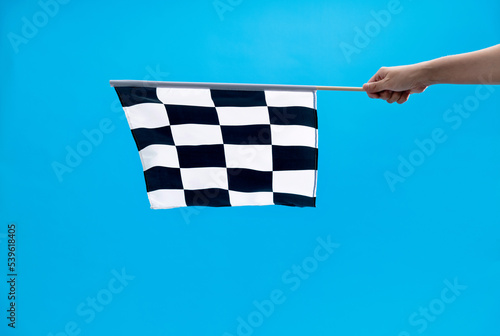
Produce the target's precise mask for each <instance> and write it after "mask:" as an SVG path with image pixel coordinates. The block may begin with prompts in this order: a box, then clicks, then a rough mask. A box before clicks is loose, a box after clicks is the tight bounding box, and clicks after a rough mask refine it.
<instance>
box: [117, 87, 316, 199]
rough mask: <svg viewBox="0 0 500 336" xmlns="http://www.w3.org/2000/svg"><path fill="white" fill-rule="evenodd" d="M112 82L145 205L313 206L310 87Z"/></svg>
mask: <svg viewBox="0 0 500 336" xmlns="http://www.w3.org/2000/svg"><path fill="white" fill-rule="evenodd" d="M114 86H115V89H116V92H117V93H118V96H119V98H120V101H121V104H122V106H123V109H124V111H125V114H126V117H127V120H128V124H129V126H130V129H131V131H132V134H133V137H134V140H135V143H136V145H137V149H138V150H139V155H140V159H141V162H142V168H143V171H144V176H145V180H146V189H147V194H148V198H149V201H150V203H151V208H153V209H168V208H177V207H185V206H210V207H221V206H243V205H273V204H274V205H287V206H296V207H314V206H315V204H316V185H317V182H316V180H317V164H318V122H317V110H316V91H315V90H309V91H307V90H306V91H283V90H276V89H272V90H253V89H246V90H245V89H240V88H238V89H214V88H199V87H193V88H189V87H165V86H161V87H160V86H158V87H146V86H126V85H125V86H120V85H114Z"/></svg>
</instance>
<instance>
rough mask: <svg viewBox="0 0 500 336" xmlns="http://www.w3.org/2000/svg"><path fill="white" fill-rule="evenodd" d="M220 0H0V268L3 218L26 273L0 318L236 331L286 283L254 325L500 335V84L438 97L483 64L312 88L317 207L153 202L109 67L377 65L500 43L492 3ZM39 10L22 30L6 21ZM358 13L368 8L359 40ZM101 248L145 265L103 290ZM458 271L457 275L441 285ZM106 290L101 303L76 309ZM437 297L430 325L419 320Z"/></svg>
mask: <svg viewBox="0 0 500 336" xmlns="http://www.w3.org/2000/svg"><path fill="white" fill-rule="evenodd" d="M231 3H232V5H231V4H230V2H229V0H227V1H226V4H227V6H229V7H230V8H231V9H232V10H230V11H229V10H228V11H226V12H225V13H223V14H222V18H221V16H219V15H218V12H217V10H216V9H215V7H214V4H213V1H212V0H206V1H168V2H167V1H143V2H137V1H125V0H120V1H116V0H110V1H105V2H102V1H78V0H72V1H69V2H68V3H66V4H61V5H60V6H59V8H58V10H57V13H52V14H55V15H53V17H49V16H45V18H47V20H45V21H46V22H44V15H43V14H40V12H41V11H43V8H42V6H41V5H40V4H39V3H38V2H36V1H17V2H15V1H9V2H2V3H1V4H0V12H1V18H0V27H1V31H0V32H1V39H0V50H1V53H0V73H1V74H2V76H1V77H2V79H1V82H0V83H1V84H0V85H1V91H0V111H1V113H0V151H1V157H0V241H1V242H0V248H1V251H2V252H1V253H0V265H2V266H1V269H4V271H2V272H1V274H2V275H1V277H0V279H4V275H5V274H7V270H6V267H5V266H6V261H7V260H6V258H7V256H6V253H7V252H6V251H7V239H6V232H7V225H8V224H9V223H16V224H17V249H18V255H17V261H18V269H17V271H18V273H19V277H18V283H17V291H18V296H17V307H18V310H17V318H18V319H17V328H16V329H15V330H12V329H11V328H8V327H7V325H6V324H7V320H6V318H5V316H6V315H7V313H6V312H5V309H6V304H7V303H8V302H7V300H6V297H7V295H6V294H7V291H8V290H7V287H6V282H5V281H4V280H2V281H1V284H2V285H1V286H0V290H1V292H0V297H1V298H2V300H1V301H0V304H1V311H2V313H1V315H2V316H0V321H2V322H1V325H0V334H2V335H30V336H31V335H44V336H45V335H49V334H50V333H52V334H53V335H58V336H61V335H71V334H74V335H76V334H79V335H141V334H144V335H217V336H219V335H224V333H228V334H229V335H238V333H237V327H238V324H239V323H240V322H239V320H238V318H239V317H241V318H242V319H243V320H246V321H248V316H249V315H250V314H251V313H252V312H254V311H255V310H256V307H255V306H254V304H253V302H254V300H257V301H258V302H262V301H264V300H266V299H269V298H270V295H271V292H272V291H273V290H279V291H281V292H282V293H283V295H284V296H285V297H286V300H285V301H284V302H283V303H282V304H279V305H278V304H277V305H276V306H275V307H274V312H273V313H272V314H270V316H269V317H264V318H263V321H261V323H260V324H259V325H258V326H256V327H254V328H253V330H252V332H249V331H248V330H247V335H250V334H252V335H262V336H264V335H273V336H274V335H329V336H331V335H371V336H382V335H384V336H408V335H412V336H413V335H419V334H425V335H429V336H431V335H473V334H474V335H481V334H483V335H486V334H488V335H499V334H500V322H499V316H500V305H499V302H500V288H499V284H500V281H499V280H500V207H499V204H500V131H499V130H500V114H499V108H498V107H499V101H500V87H496V88H495V91H494V92H493V93H492V94H491V95H490V96H489V97H488V98H487V99H484V100H481V101H479V105H478V106H474V108H473V109H472V110H473V111H472V112H471V114H470V117H469V118H462V120H461V121H462V123H461V125H460V127H458V128H456V129H453V128H452V127H451V126H453V125H454V123H450V122H446V121H445V120H444V119H443V116H444V114H445V112H446V111H447V110H448V109H450V108H453V105H454V104H463V103H464V102H465V101H468V102H469V103H470V102H473V101H474V97H475V90H476V86H474V85H464V86H451V85H441V86H435V87H431V88H429V89H428V90H427V91H426V92H425V93H423V94H420V95H413V96H412V97H411V98H410V100H409V102H408V103H406V104H403V105H397V104H393V105H389V104H387V103H385V102H383V101H381V100H371V99H369V98H367V97H366V95H365V94H363V93H357V92H351V93H350V92H319V93H318V115H319V148H320V152H319V153H320V160H319V181H318V194H317V196H318V200H317V208H314V209H313V208H311V209H294V208H288V207H279V206H268V207H240V208H224V209H212V208H192V209H189V210H186V209H183V210H181V209H175V210H156V211H154V210H151V209H149V202H148V200H147V196H146V191H145V185H144V180H143V177H142V168H141V164H140V160H139V156H138V154H137V150H136V148H135V144H134V142H133V139H132V136H131V133H130V130H129V128H128V126H127V124H126V121H125V119H124V117H123V111H122V109H121V107H120V106H119V103H118V99H117V96H116V94H115V92H114V90H113V89H112V88H111V87H110V86H109V84H108V81H109V80H110V79H137V80H143V79H146V80H166V81H197V82H203V81H210V82H239V83H273V84H313V85H351V86H361V85H362V84H363V83H364V82H366V81H367V80H368V79H369V78H370V77H371V76H372V75H373V74H374V73H375V72H376V70H377V69H378V68H379V67H380V66H391V65H401V64H409V63H414V62H419V61H424V60H428V59H431V58H435V57H439V56H444V55H448V54H455V53H461V52H467V51H471V50H476V49H480V48H484V47H488V46H491V45H494V44H497V43H498V41H499V36H500V20H498V15H499V13H500V3H499V2H498V1H493V0H490V1H483V2H481V4H480V5H479V4H478V2H477V1H472V0H464V1H461V2H460V5H458V4H457V3H456V2H455V1H440V2H436V1H428V0H423V1H418V2H417V1H413V2H412V1H409V0H401V3H400V5H399V7H400V11H399V12H398V13H397V14H392V15H391V18H390V19H389V20H388V22H384V26H381V25H380V24H378V25H377V24H375V28H373V26H374V24H373V22H376V21H375V19H374V16H373V14H372V13H371V11H375V12H380V11H381V10H387V8H388V6H389V2H388V1H366V0H358V1H349V2H345V1H326V0H324V1H322V0H315V1H307V2H306V1H291V0H287V1H267V0H266V1H264V0H252V1H249V0H248V1H247V0H245V1H243V2H241V3H239V1H236V0H232V2H231ZM53 12H55V9H54V8H53ZM34 16H35V18H34ZM23 18H26V19H25V20H24V21H23ZM33 20H35V21H36V20H38V21H36V22H38V24H39V26H40V27H39V28H37V29H38V31H37V32H36V33H34V32H33V31H31V32H28V33H31V35H29V34H28V36H30V37H29V38H27V39H26V40H24V42H26V43H22V44H20V45H17V49H18V50H17V52H16V48H15V46H14V45H13V44H12V43H11V41H10V39H11V38H12V36H13V35H12V34H17V35H18V36H22V29H23V26H25V25H27V23H26V22H31V23H33ZM377 26H378V28H379V29H377V28H376V27H377ZM356 27H358V28H359V29H361V30H362V31H363V30H365V28H366V27H372V29H374V30H372V31H370V35H371V36H368V40H366V39H365V40H364V42H363V43H361V44H362V47H361V48H358V47H359V46H361V44H360V43H358V47H356V45H355V43H356V42H355V39H356V36H357V34H358V33H357V32H356ZM25 29H26V28H25ZM25 33H26V32H25ZM32 35H33V36H32ZM358 42H359V41H358ZM343 43H344V44H343ZM341 44H343V45H345V44H350V45H352V46H354V47H356V48H358V50H357V52H356V53H354V54H352V55H350V56H349V57H346V56H345V55H344V53H343V52H342V49H341V47H340V45H341ZM483 89H484V88H483ZM481 92H482V93H485V92H488V91H484V90H483V91H481ZM471 97H473V98H471ZM471 99H472V100H471ZM103 122H104V123H108V124H109V123H111V124H110V126H109V128H110V129H111V131H110V132H108V133H106V134H103V137H102V139H100V141H96V144H95V145H92V147H91V148H90V149H89V148H87V151H88V152H90V153H86V154H87V155H86V156H84V157H82V158H81V160H80V161H81V162H78V164H75V162H73V166H74V167H70V169H71V172H69V171H68V172H65V173H63V174H62V176H59V177H60V178H58V175H57V174H56V172H55V170H54V168H53V165H54V164H55V162H57V163H59V164H62V165H67V162H66V156H67V155H68V151H71V150H76V149H77V147H78V146H79V145H80V146H84V145H82V143H84V142H85V141H86V137H85V135H84V132H85V131H88V132H91V131H93V130H94V131H95V130H98V129H99V125H100V123H103ZM436 128H441V129H442V130H443V131H444V133H445V135H446V141H445V142H443V143H441V144H437V145H436V148H435V151H434V152H433V153H432V154H431V155H429V156H425V160H424V162H423V163H422V164H421V165H419V166H418V167H415V168H414V172H413V174H411V175H410V176H409V177H407V178H405V181H404V182H402V183H397V184H396V185H395V190H394V191H392V190H391V188H390V187H389V184H388V183H387V181H386V178H385V177H384V174H385V173H386V172H387V171H391V172H393V173H397V169H398V165H399V163H400V159H399V156H400V155H401V156H402V157H403V158H406V159H408V158H409V156H410V155H411V153H412V152H413V151H415V150H418V147H417V145H416V144H415V140H416V139H418V140H423V139H427V138H429V137H430V136H431V133H432V131H433V130H434V129H436ZM98 140H99V139H98ZM57 163H56V164H57ZM68 167H69V166H68ZM328 237H330V238H331V240H332V241H333V242H335V243H338V244H340V245H339V247H338V248H336V249H335V251H334V252H333V254H332V255H331V256H330V257H329V258H328V259H327V260H326V261H322V262H319V263H318V265H317V267H316V268H315V269H314V271H312V272H311V273H310V274H309V278H308V279H304V280H302V281H301V282H300V285H299V287H298V288H296V289H295V290H292V288H291V285H290V284H287V283H286V282H284V281H283V279H282V277H283V275H284V274H285V272H287V270H292V267H293V265H301V264H302V262H303V261H305V260H309V261H310V260H311V259H310V257H313V256H314V254H313V252H314V249H315V248H316V247H317V246H319V245H318V242H317V238H322V239H325V240H326V239H328ZM113 270H115V271H116V272H119V273H121V272H122V271H123V270H124V271H125V272H126V274H128V275H129V276H130V277H135V278H133V279H132V280H130V279H129V281H127V286H125V287H123V288H121V292H120V293H115V294H113V295H112V297H111V298H110V297H109V296H106V294H109V292H106V291H107V290H108V284H109V283H110V281H114V280H113V279H114V278H115V275H114V273H113ZM455 280H456V281H458V283H459V284H460V285H463V286H467V288H466V289H465V290H462V292H461V295H460V296H458V297H456V299H455V301H454V302H453V303H448V304H445V305H444V306H443V305H440V304H441V303H440V302H442V301H439V300H440V298H441V292H442V290H443V289H445V288H446V285H445V283H444V282H445V281H450V282H452V283H453V281H455ZM113 284H114V286H115V288H116V287H118V286H119V284H120V283H117V282H114V283H113ZM96 295H100V296H101V301H102V300H104V301H106V305H102V307H100V308H102V311H99V312H97V311H96V310H94V313H95V316H94V318H92V319H90V315H82V314H81V313H78V311H77V307H79V306H81V305H82V304H83V305H84V306H85V304H86V302H87V298H88V297H90V298H91V297H96ZM448 295H451V294H450V293H448ZM433 304H434V305H435V306H434V311H436V309H438V310H439V314H435V316H433V318H432V320H433V321H430V319H428V318H427V320H425V321H426V323H427V325H426V328H423V324H419V325H415V323H413V324H412V323H411V322H410V321H409V319H410V317H411V316H412V314H414V313H416V314H420V313H419V309H420V307H424V308H425V307H427V308H429V305H433ZM436 307H437V308H436ZM87 309H88V306H87ZM254 315H255V314H254ZM418 316H419V317H418V319H423V317H422V316H421V315H418ZM88 320H91V321H88ZM422 321H423V320H422ZM421 323H423V322H421ZM68 325H69V327H67V326H68ZM65 328H69V329H68V330H69V331H71V329H72V328H76V331H77V332H75V333H67V332H64V331H65ZM422 329H425V330H422ZM62 332H64V333H62ZM57 333H59V334H57ZM228 334H226V336H227V335H228ZM240 334H241V333H240Z"/></svg>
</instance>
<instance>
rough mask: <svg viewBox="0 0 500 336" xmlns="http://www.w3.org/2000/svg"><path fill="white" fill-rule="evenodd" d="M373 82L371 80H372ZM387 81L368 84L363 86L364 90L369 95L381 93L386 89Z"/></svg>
mask: <svg viewBox="0 0 500 336" xmlns="http://www.w3.org/2000/svg"><path fill="white" fill-rule="evenodd" d="M370 80H371V79H370ZM386 82H387V79H385V78H384V79H381V80H379V81H377V82H368V83H365V84H363V90H365V91H366V92H367V93H378V92H380V91H384V90H385V89H386Z"/></svg>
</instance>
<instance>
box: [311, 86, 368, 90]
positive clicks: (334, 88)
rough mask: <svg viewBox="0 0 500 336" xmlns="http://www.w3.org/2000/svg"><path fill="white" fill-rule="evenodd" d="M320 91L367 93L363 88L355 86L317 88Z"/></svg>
mask: <svg viewBox="0 0 500 336" xmlns="http://www.w3.org/2000/svg"><path fill="white" fill-rule="evenodd" d="M316 90H318V91H365V90H363V88H362V87H353V86H317V87H316Z"/></svg>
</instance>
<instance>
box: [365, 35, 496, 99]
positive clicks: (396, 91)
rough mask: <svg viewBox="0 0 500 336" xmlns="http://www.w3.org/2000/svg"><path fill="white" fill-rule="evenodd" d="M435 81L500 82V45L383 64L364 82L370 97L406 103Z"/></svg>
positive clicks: (439, 82)
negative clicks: (392, 64)
mask: <svg viewBox="0 0 500 336" xmlns="http://www.w3.org/2000/svg"><path fill="white" fill-rule="evenodd" d="M435 84H500V44H498V45H495V46H493V47H489V48H486V49H481V50H478V51H473V52H469V53H465V54H458V55H451V56H445V57H441V58H436V59H433V60H430V61H426V62H422V63H416V64H410V65H403V66H395V67H382V68H380V69H379V70H378V71H377V73H376V74H375V75H374V76H373V77H372V78H371V79H370V80H369V81H368V82H367V83H365V84H364V85H363V89H364V90H365V91H366V93H367V94H368V97H370V98H376V99H383V100H385V101H387V102H388V103H390V104H392V103H395V102H397V103H398V104H403V103H404V102H406V101H407V100H408V98H409V97H410V95H411V94H413V93H421V92H424V91H425V89H426V88H427V87H429V86H430V85H435Z"/></svg>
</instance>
